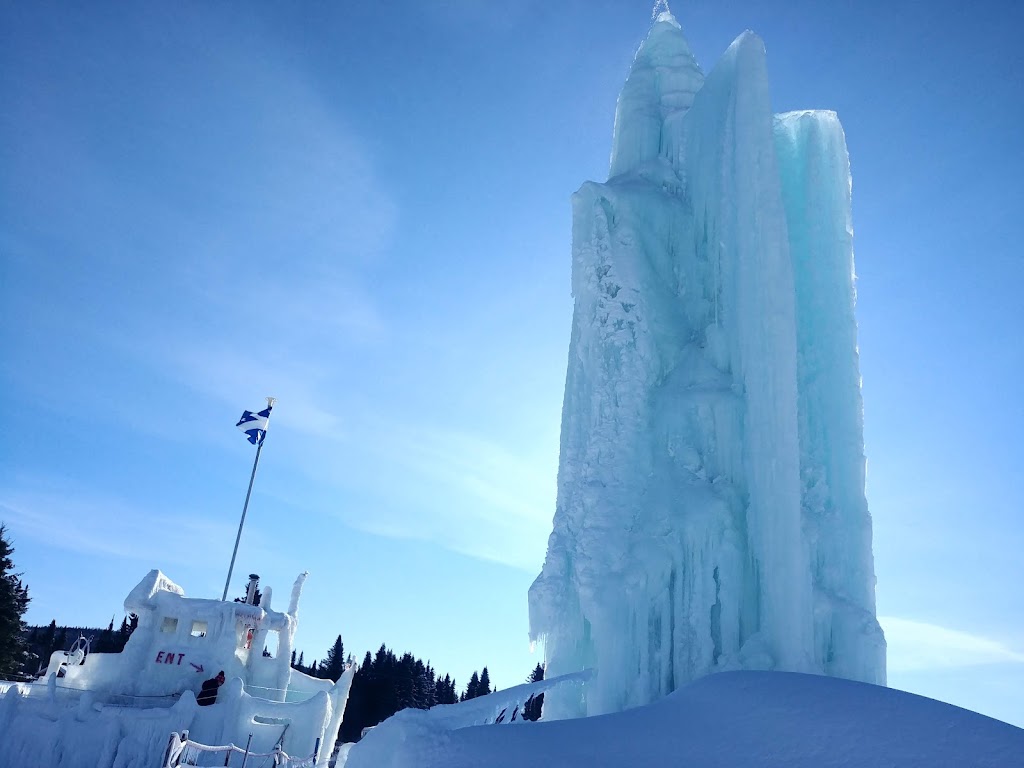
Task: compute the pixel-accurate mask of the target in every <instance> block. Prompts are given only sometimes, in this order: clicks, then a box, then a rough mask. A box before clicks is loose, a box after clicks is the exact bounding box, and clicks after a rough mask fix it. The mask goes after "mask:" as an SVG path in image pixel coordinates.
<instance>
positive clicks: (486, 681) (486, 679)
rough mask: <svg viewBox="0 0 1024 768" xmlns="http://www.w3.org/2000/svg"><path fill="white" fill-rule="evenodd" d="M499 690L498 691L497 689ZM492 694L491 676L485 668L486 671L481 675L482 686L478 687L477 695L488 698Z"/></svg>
mask: <svg viewBox="0 0 1024 768" xmlns="http://www.w3.org/2000/svg"><path fill="white" fill-rule="evenodd" d="M495 690H497V689H495ZM490 692H491V675H490V673H489V672H488V671H487V667H484V671H483V672H481V673H480V685H479V686H477V689H476V695H477V696H486V695H487V694H488V693H490Z"/></svg>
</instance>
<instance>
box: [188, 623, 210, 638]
mask: <svg viewBox="0 0 1024 768" xmlns="http://www.w3.org/2000/svg"><path fill="white" fill-rule="evenodd" d="M206 631H207V624H206V622H205V621H199V620H196V621H193V622H192V631H191V632H190V633H189V634H190V635H191V636H192V637H206Z"/></svg>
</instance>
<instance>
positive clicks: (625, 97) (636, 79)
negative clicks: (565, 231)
mask: <svg viewBox="0 0 1024 768" xmlns="http://www.w3.org/2000/svg"><path fill="white" fill-rule="evenodd" d="M703 82H704V73H703V72H701V70H700V66H698V64H697V60H696V59H694V58H693V53H691V51H690V44H689V43H688V42H687V41H686V37H685V35H683V31H682V29H681V28H680V26H679V22H677V21H676V20H675V17H673V16H672V14H671V13H669V12H668V11H665V12H662V13H661V14H659V15H658V17H657V20H656V21H655V23H654V26H653V27H652V28H651V32H650V34H649V35H648V36H647V39H646V40H644V42H643V44H642V45H641V46H640V49H639V50H638V51H637V52H636V57H635V59H634V60H633V67H632V69H631V70H630V72H629V77H627V78H626V84H625V86H624V87H623V88H622V93H621V94H620V95H619V102H618V104H617V106H616V109H615V130H614V138H613V139H612V158H611V172H610V175H611V176H618V175H619V174H621V173H628V172H630V171H636V170H639V169H640V168H641V167H642V166H643V164H644V163H646V162H648V161H650V160H653V159H655V158H657V157H659V156H662V157H673V156H674V155H675V153H676V151H677V147H676V146H675V145H674V142H673V141H672V138H673V137H674V136H675V134H676V133H677V132H678V123H679V121H680V120H681V119H682V116H683V115H684V114H686V111H687V110H688V109H689V108H690V105H692V104H693V97H694V94H695V93H697V91H698V90H699V89H700V87H701V84H702V83H703Z"/></svg>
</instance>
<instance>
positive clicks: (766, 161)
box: [530, 12, 885, 717]
mask: <svg viewBox="0 0 1024 768" xmlns="http://www.w3.org/2000/svg"><path fill="white" fill-rule="evenodd" d="M572 202H573V250H572V290H573V295H574V297H575V310H574V315H573V325H572V338H571V341H570V348H569V365H568V373H567V376H566V385H565V400H564V405H563V412H562V436H561V457H560V466H559V472H558V501H557V507H556V510H555V517H554V530H553V531H552V533H551V536H550V539H549V542H548V552H547V559H546V561H545V563H544V567H543V570H542V572H541V574H540V576H538V578H537V580H536V581H535V582H534V584H533V586H532V588H531V589H530V624H531V634H532V635H533V636H534V637H535V638H538V639H542V640H543V641H544V647H545V654H546V657H547V664H548V668H547V674H548V675H550V676H555V675H562V674H566V673H569V672H574V671H577V670H579V669H581V668H584V667H594V668H595V669H596V671H597V675H596V677H595V679H593V680H592V681H591V682H590V683H588V684H587V685H586V686H585V687H584V688H583V692H582V695H581V694H580V693H579V691H574V690H567V691H560V692H559V691H556V692H551V693H549V694H548V698H547V700H546V701H545V717H572V716H578V715H584V714H589V715H593V714H600V713H605V712H613V711H618V710H621V709H625V708H627V707H632V706H637V705H640V704H645V703H648V702H650V701H653V700H654V699H656V698H658V697H660V696H663V695H665V694H667V693H669V692H670V691H672V690H674V689H676V688H678V687H679V686H681V685H682V684H684V683H686V682H688V681H690V680H693V679H694V678H697V677H700V676H702V675H706V674H708V673H711V672H715V671H720V670H732V669H779V670H790V671H806V672H817V673H822V674H828V675H835V676H840V677H847V678H851V679H855V680H863V681H867V682H873V683H884V682H885V640H884V638H883V636H882V631H881V629H880V627H879V626H878V622H877V621H876V619H875V597H874V589H875V578H874V564H873V559H872V553H871V518H870V516H869V514H868V510H867V503H866V500H865V497H864V450H863V436H862V407H861V396H860V374H859V366H858V357H857V341H856V323H855V319H854V298H855V297H854V284H853V246H852V227H851V221H850V175H849V159H848V156H847V152H846V143H845V139H844V136H843V131H842V127H841V126H840V124H839V121H838V119H837V118H836V116H835V114H834V113H831V112H799V113H790V114H785V115H777V116H773V114H772V111H771V103H770V100H769V91H768V76H767V69H766V65H765V52H764V45H763V43H762V42H761V40H760V39H759V38H758V37H757V36H756V35H754V34H753V33H750V32H746V33H744V34H742V35H741V36H740V37H739V38H737V39H736V41H735V42H734V43H733V44H732V45H731V46H730V47H729V49H728V50H727V51H726V52H725V54H724V55H723V57H722V59H721V60H720V61H719V62H718V64H717V65H716V66H715V67H714V69H713V70H712V71H711V72H710V73H709V74H708V75H707V76H706V77H705V75H704V74H703V72H702V71H701V68H700V66H699V65H698V64H697V62H696V60H695V59H694V57H693V54H692V53H691V51H690V47H689V44H688V43H687V41H686V38H685V37H684V35H683V33H682V30H681V29H680V27H679V24H678V23H677V22H676V20H675V19H674V18H673V17H672V15H671V14H670V13H668V12H663V13H661V14H660V15H659V16H658V17H657V20H656V21H655V23H654V24H653V26H652V28H651V31H650V33H649V35H648V37H647V39H646V40H645V41H644V43H643V44H642V45H641V47H640V49H639V50H638V51H637V54H636V57H635V60H634V63H633V67H632V69H631V71H630V73H629V76H628V78H627V80H626V83H625V85H624V87H623V89H622V93H621V95H620V97H619V101H618V107H617V109H616V116H615V129H614V137H613V145H612V153H611V169H610V176H609V179H608V181H607V182H605V183H603V184H598V183H594V182H587V183H585V184H584V185H583V186H582V187H581V188H580V190H579V191H578V192H577V193H576V194H575V195H574V196H573V201H572Z"/></svg>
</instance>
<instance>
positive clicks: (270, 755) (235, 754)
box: [161, 731, 320, 768]
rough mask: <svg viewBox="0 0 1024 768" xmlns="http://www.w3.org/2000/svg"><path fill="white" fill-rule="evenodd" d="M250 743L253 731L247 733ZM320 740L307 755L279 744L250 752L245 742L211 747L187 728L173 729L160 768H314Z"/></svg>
mask: <svg viewBox="0 0 1024 768" xmlns="http://www.w3.org/2000/svg"><path fill="white" fill-rule="evenodd" d="M249 742H250V743H251V742H252V734H249ZM319 748H320V739H317V741H316V749H314V750H313V754H312V755H310V756H309V757H292V756H291V755H289V754H288V753H286V752H285V751H284V750H283V749H281V745H280V744H278V745H277V746H275V747H274V749H273V750H271V751H270V752H250V751H249V746H248V744H247V745H246V746H245V747H244V748H243V747H238V746H235V745H234V744H225V745H222V746H210V745H209V744H200V743H199V742H198V741H192V740H191V739H189V737H188V731H182V732H181V733H177V732H174V733H172V734H171V737H170V739H169V740H168V742H167V750H166V751H165V752H164V761H163V763H162V764H161V768H179V766H198V767H200V768H202V767H203V766H210V767H211V768H212V766H227V767H228V768H241V767H242V766H245V768H270V767H271V766H273V768H313V766H315V765H316V759H317V752H318V751H319Z"/></svg>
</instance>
